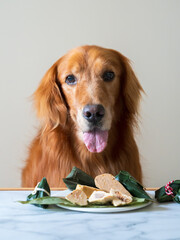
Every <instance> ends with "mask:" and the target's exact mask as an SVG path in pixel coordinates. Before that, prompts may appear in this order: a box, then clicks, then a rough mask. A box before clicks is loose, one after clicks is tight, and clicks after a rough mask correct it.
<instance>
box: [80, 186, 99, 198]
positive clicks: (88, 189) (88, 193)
mask: <svg viewBox="0 0 180 240" xmlns="http://www.w3.org/2000/svg"><path fill="white" fill-rule="evenodd" d="M76 189H79V190H82V191H83V192H84V193H85V194H86V196H87V198H89V197H90V196H91V194H92V193H93V192H94V191H101V190H100V189H98V188H94V187H89V186H86V185H80V184H77V186H76Z"/></svg>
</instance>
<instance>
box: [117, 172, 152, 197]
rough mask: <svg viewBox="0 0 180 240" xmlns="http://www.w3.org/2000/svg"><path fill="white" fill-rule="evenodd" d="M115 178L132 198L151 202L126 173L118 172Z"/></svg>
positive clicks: (137, 183) (136, 182) (138, 184)
mask: <svg viewBox="0 0 180 240" xmlns="http://www.w3.org/2000/svg"><path fill="white" fill-rule="evenodd" d="M115 178H116V180H118V181H119V182H120V183H121V184H122V185H123V186H124V187H125V188H126V189H127V190H128V191H129V192H130V193H131V194H132V196H133V197H138V198H145V199H147V200H152V199H151V197H150V196H149V195H148V194H147V193H146V191H145V190H144V188H143V186H142V185H141V184H140V183H139V182H138V181H137V180H136V179H135V178H134V177H132V176H131V175H130V174H129V173H128V172H126V171H120V172H119V173H118V175H116V176H115Z"/></svg>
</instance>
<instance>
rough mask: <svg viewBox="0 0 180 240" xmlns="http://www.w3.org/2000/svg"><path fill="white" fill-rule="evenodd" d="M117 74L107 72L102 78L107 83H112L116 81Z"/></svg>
mask: <svg viewBox="0 0 180 240" xmlns="http://www.w3.org/2000/svg"><path fill="white" fill-rule="evenodd" d="M114 77H115V74H114V72H112V71H106V72H104V73H103V75H102V78H103V80H104V81H105V82H110V81H112V80H113V79H114Z"/></svg>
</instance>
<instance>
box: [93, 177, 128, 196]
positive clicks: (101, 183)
mask: <svg viewBox="0 0 180 240" xmlns="http://www.w3.org/2000/svg"><path fill="white" fill-rule="evenodd" d="M94 181H95V185H96V187H98V188H99V189H102V190H103V191H106V192H110V190H111V189H114V190H116V191H119V192H120V193H122V194H125V195H127V196H131V194H130V193H129V192H128V191H127V190H126V189H125V187H124V186H123V185H122V184H121V183H120V182H119V181H117V180H116V179H115V177H114V176H113V175H111V174H109V173H104V174H101V175H98V176H96V177H95V179H94Z"/></svg>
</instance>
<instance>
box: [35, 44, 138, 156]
mask: <svg viewBox="0 0 180 240" xmlns="http://www.w3.org/2000/svg"><path fill="white" fill-rule="evenodd" d="M141 91H142V88H141V86H140V84H139V82H138V80H137V78H136V76H135V74H134V72H133V70H132V68H131V66H130V64H129V60H128V59H127V58H126V57H124V56H123V55H121V54H120V53H118V52H116V51H114V50H110V49H105V48H101V47H97V46H83V47H79V48H76V49H73V50H71V51H70V52H69V53H68V54H66V55H65V56H63V57H62V58H60V59H59V60H58V61H57V62H56V63H55V64H54V65H53V66H52V67H51V68H50V69H49V70H48V71H47V73H46V74H45V76H44V78H43V79H42V81H41V83H40V86H39V88H38V89H37V91H36V92H35V94H34V96H35V101H36V108H37V111H38V116H39V117H41V118H43V119H44V121H45V123H46V124H49V125H51V127H52V128H55V127H57V126H58V125H62V126H65V125H67V123H68V122H69V121H70V120H71V122H72V121H73V123H74V125H75V126H76V128H75V129H76V133H77V136H78V137H79V138H80V139H81V140H82V141H83V142H84V143H85V145H86V147H87V148H88V150H89V151H90V152H102V151H103V150H104V149H105V147H106V145H107V140H108V133H109V130H110V129H111V127H112V123H113V121H120V120H121V118H122V117H124V116H123V113H125V114H126V117H127V118H128V120H127V121H129V120H130V119H133V118H134V116H135V115H136V113H137V109H138V102H139V97H140V92H141Z"/></svg>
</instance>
